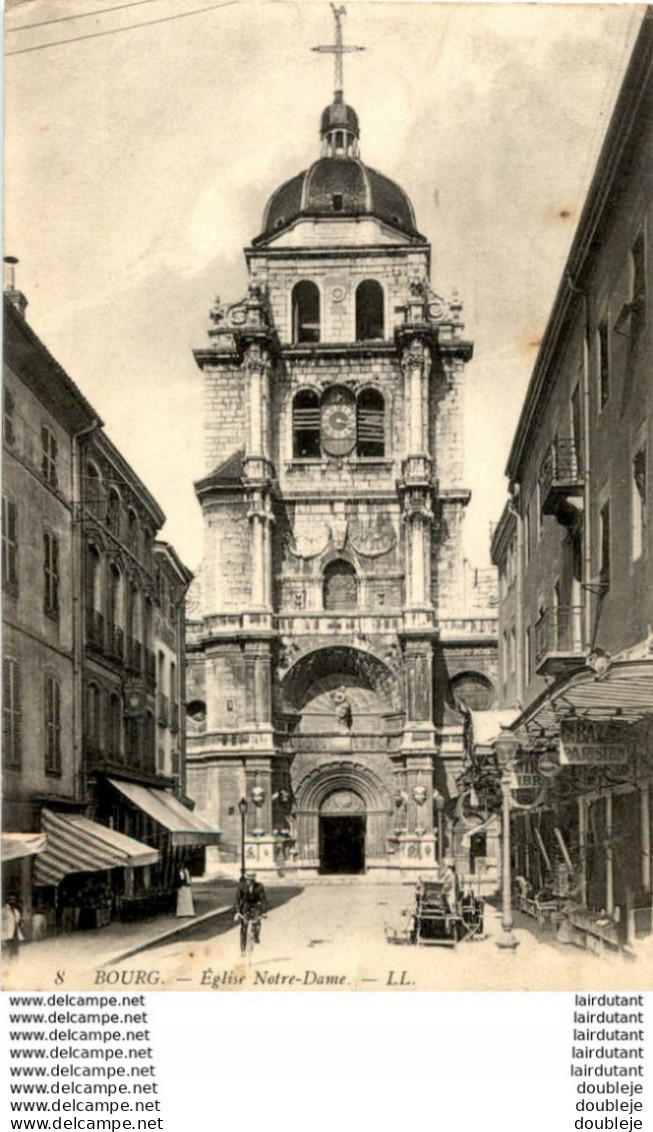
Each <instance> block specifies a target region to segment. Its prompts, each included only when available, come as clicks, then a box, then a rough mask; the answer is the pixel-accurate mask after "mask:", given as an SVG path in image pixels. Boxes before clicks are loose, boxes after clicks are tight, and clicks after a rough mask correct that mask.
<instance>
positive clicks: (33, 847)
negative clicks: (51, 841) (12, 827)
mask: <svg viewBox="0 0 653 1132" xmlns="http://www.w3.org/2000/svg"><path fill="white" fill-rule="evenodd" d="M44 849H45V834H43V833H3V834H2V861H3V863H6V862H7V861H17V860H18V858H19V857H33V856H34V855H35V854H36V853H42V852H43V850H44Z"/></svg>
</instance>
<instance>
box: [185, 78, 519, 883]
mask: <svg viewBox="0 0 653 1132" xmlns="http://www.w3.org/2000/svg"><path fill="white" fill-rule="evenodd" d="M320 136H321V153H320V156H319V157H318V159H317V160H316V161H315V162H314V163H313V165H311V167H310V168H309V169H308V170H307V171H305V172H303V173H300V174H299V175H298V176H296V177H293V178H292V179H291V180H289V181H287V182H286V183H285V184H283V185H281V187H280V188H278V189H277V190H276V191H275V192H274V193H273V194H272V196H271V198H270V200H269V203H268V205H267V208H266V211H265V216H264V220H263V230H262V232H261V234H260V235H259V236H258V237H256V238H255V239H254V240H253V241H252V242H251V244H250V246H248V247H247V248H246V249H245V256H246V261H247V267H248V276H249V282H248V288H247V294H246V295H245V297H244V298H243V299H242V300H241V301H239V302H236V303H234V304H232V305H231V306H225V305H223V304H221V303H220V302H219V301H218V302H216V306H215V308H214V310H213V311H212V313H211V327H210V329H209V334H208V342H207V344H206V346H204V347H202V348H200V349H198V350H196V351H195V357H196V361H197V364H198V366H199V368H200V369H201V371H202V373H203V380H204V387H205V438H206V451H205V457H206V474H205V476H204V477H203V478H202V480H201V481H200V482H198V483H197V484H196V494H197V497H198V500H199V502H200V505H201V507H202V512H203V517H204V530H205V549H204V559H203V563H202V568H201V571H200V576H199V585H198V588H197V591H196V594H195V607H194V609H193V611H192V614H191V616H192V618H193V620H191V621H190V622H189V625H188V633H187V652H188V676H187V711H188V749H187V768H188V793H189V795H190V796H191V797H193V798H195V799H196V801H197V808H198V811H199V812H200V813H203V814H205V815H206V816H207V817H210V820H211V822H212V823H213V824H214V825H215V826H217V828H219V829H220V830H221V832H222V838H221V848H220V859H221V862H224V863H228V862H233V863H234V864H237V863H238V862H239V861H240V855H241V849H242V845H241V833H242V830H243V828H244V835H245V841H244V853H245V860H246V861H247V864H248V865H249V866H250V867H255V868H257V869H259V870H277V871H279V870H283V871H287V870H296V871H297V872H299V873H300V874H307V875H310V874H315V873H323V874H324V873H327V874H328V873H340V872H343V873H362V872H367V873H370V872H377V874H378V875H379V876H382V875H393V874H397V875H403V874H404V873H408V874H413V873H415V872H416V871H419V872H422V873H423V872H424V871H425V870H428V869H429V868H433V867H435V865H436V862H437V860H438V858H439V857H442V856H443V855H445V854H446V855H447V856H452V857H455V858H456V862H457V866H458V869H459V871H460V872H461V873H462V874H470V873H471V874H474V872H475V871H476V873H477V875H478V874H479V873H480V872H481V871H484V872H485V874H486V876H487V877H488V878H490V880H491V878H492V877H493V876H494V875H495V873H496V857H497V845H496V837H495V835H494V834H493V833H492V832H491V831H488V830H487V829H486V830H483V831H478V832H476V833H474V832H472V833H471V834H470V831H469V823H468V824H467V825H466V826H462V825H459V823H458V819H457V812H456V797H457V788H456V778H457V775H458V774H459V773H460V769H461V763H462V760H463V755H464V732H465V708H473V707H478V708H491V707H493V706H494V704H495V686H496V681H497V673H496V655H497V640H496V615H495V609H494V604H493V602H494V598H493V589H494V580H493V573H492V572H491V571H489V572H488V571H485V572H484V571H476V572H475V571H473V570H472V569H471V567H470V566H469V564H468V563H466V562H465V560H464V557H463V549H462V523H463V516H464V512H465V507H466V505H467V503H468V501H469V498H470V492H469V491H468V490H467V489H466V487H465V485H464V474H463V473H464V468H463V446H462V435H463V383H464V372H465V365H466V362H468V361H469V359H470V358H471V356H472V349H473V347H472V343H471V342H470V341H469V340H468V339H467V338H466V336H465V333H464V324H463V321H462V306H461V303H460V302H459V301H458V299H457V298H454V299H453V300H451V301H447V300H445V299H442V298H441V297H440V296H438V295H437V294H436V293H435V291H434V290H432V288H431V285H430V281H429V276H430V267H431V249H430V246H429V244H428V242H427V240H426V239H425V237H424V236H423V235H421V234H420V232H419V231H418V229H417V227H416V222H415V216H414V212H413V208H412V206H411V203H410V201H409V199H408V197H407V195H406V194H405V192H404V191H403V190H402V189H401V188H400V187H399V186H398V185H397V184H395V183H394V182H393V181H391V180H390V179H389V178H387V177H385V176H383V175H382V174H380V173H378V172H376V171H375V170H373V169H371V168H369V167H367V166H366V165H365V164H364V163H363V161H362V160H361V157H360V153H359V122H358V117H357V115H356V113H355V111H354V110H353V109H352V108H351V107H349V106H348V105H347V104H346V103H345V101H344V98H343V94H342V91H341V90H336V93H335V96H334V100H333V102H332V104H331V105H330V106H329V107H328V108H327V109H326V110H325V111H324V114H323V115H322V120H321V129H320ZM463 704H464V705H465V708H463V707H462V705H463ZM243 800H244V802H246V803H247V806H246V813H245V814H244V815H243V810H245V805H244V804H243ZM241 823H242V824H241Z"/></svg>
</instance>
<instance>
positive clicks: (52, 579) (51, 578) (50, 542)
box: [43, 531, 59, 618]
mask: <svg viewBox="0 0 653 1132" xmlns="http://www.w3.org/2000/svg"><path fill="white" fill-rule="evenodd" d="M43 609H44V611H45V613H46V614H47V616H48V617H55V618H56V617H58V616H59V540H58V539H57V538H55V536H54V535H53V534H50V532H49V531H44V533H43Z"/></svg>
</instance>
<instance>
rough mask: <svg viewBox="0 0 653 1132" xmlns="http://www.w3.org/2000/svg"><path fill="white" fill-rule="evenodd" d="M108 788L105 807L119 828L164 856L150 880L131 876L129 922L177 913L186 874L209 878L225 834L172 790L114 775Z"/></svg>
mask: <svg viewBox="0 0 653 1132" xmlns="http://www.w3.org/2000/svg"><path fill="white" fill-rule="evenodd" d="M105 785H106V787H107V788H108V789H107V790H106V792H105V793H104V796H103V804H104V805H105V806H106V807H107V810H108V812H109V813H110V815H111V820H112V821H113V823H114V825H115V826H116V827H117V828H120V829H122V830H123V831H124V832H125V833H127V834H128V835H130V836H138V837H139V839H140V840H141V841H143V842H144V843H145V844H147V845H151V846H153V847H155V848H156V850H157V856H158V860H157V864H156V866H155V867H154V868H153V869H152V870H151V873H150V874H149V875H148V876H147V877H145V878H142V877H138V876H136V875H134V876H133V877H132V878H131V882H132V883H131V888H130V891H129V892H127V893H126V894H125V900H124V916H125V918H128V917H129V918H137V917H138V916H140V915H147V914H154V913H156V912H162V911H170V910H172V907H173V903H174V896H175V893H176V891H177V888H178V886H179V878H180V873H181V871H182V870H184V869H187V870H188V872H189V873H190V874H191V875H192V876H201V875H202V874H203V872H204V853H205V849H206V847H207V846H209V845H219V844H220V837H221V834H220V831H219V830H217V829H214V828H212V827H211V826H210V825H209V824H208V823H207V822H206V821H204V819H203V818H201V817H199V815H198V814H196V813H194V812H193V811H192V810H190V809H189V808H188V807H187V806H185V805H184V804H183V803H182V802H181V801H180V800H179V798H177V797H176V796H175V795H174V794H172V793H170V792H169V791H167V790H162V789H158V788H156V787H153V786H144V785H142V784H141V783H138V782H133V781H131V780H129V779H124V780H123V779H120V778H113V777H111V778H107V779H106V784H105ZM143 881H146V883H145V884H143V883H142V882H143Z"/></svg>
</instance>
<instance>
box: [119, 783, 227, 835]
mask: <svg viewBox="0 0 653 1132" xmlns="http://www.w3.org/2000/svg"><path fill="white" fill-rule="evenodd" d="M109 782H110V783H111V785H112V786H113V787H114V789H116V790H119V791H120V793H121V794H123V795H124V796H125V798H127V799H128V801H130V802H131V803H132V805H133V806H137V807H138V809H139V810H143V812H144V813H146V814H149V816H150V817H151V818H153V820H154V821H155V822H156V823H157V824H158V825H160V826H162V827H163V829H165V830H167V831H168V832H169V834H170V841H171V844H172V845H218V844H219V842H220V831H219V830H217V829H214V828H213V827H212V826H210V825H209V824H208V823H207V822H205V821H204V819H203V818H201V817H199V816H198V815H197V814H195V813H193V811H192V810H189V809H188V808H187V807H186V806H184V805H182V803H181V802H180V801H179V799H178V798H175V796H174V794H168V793H167V791H165V790H157V789H156V788H155V787H153V786H140V785H139V784H138V783H137V782H123V781H122V780H121V779H118V778H110V779H109Z"/></svg>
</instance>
